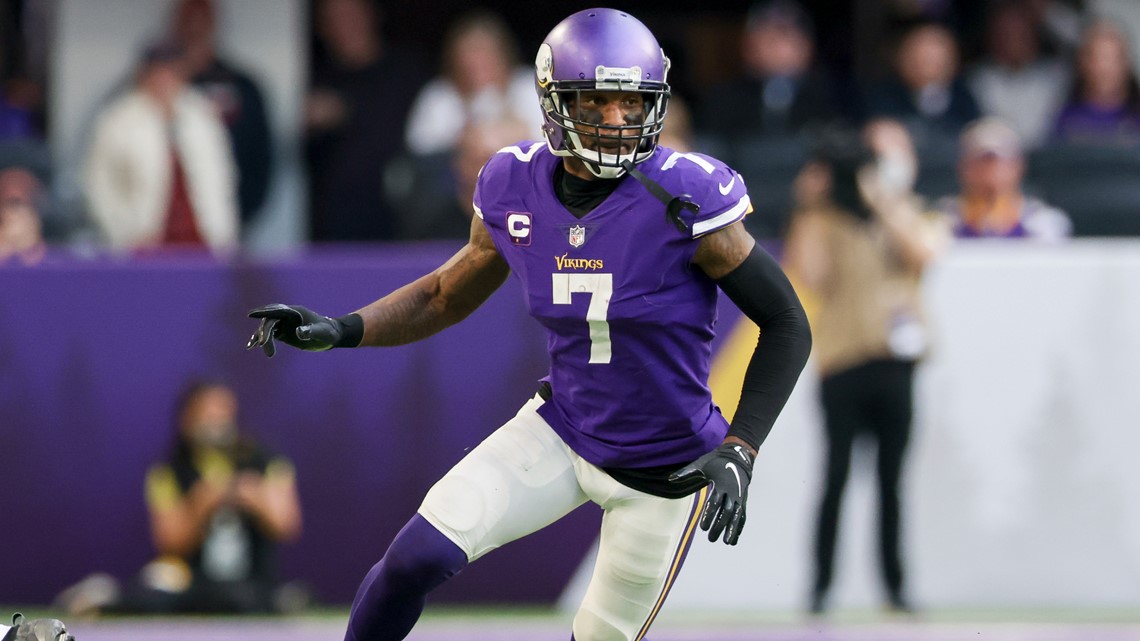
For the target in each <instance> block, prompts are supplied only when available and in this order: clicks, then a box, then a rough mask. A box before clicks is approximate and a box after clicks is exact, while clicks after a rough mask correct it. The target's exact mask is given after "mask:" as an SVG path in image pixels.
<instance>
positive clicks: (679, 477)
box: [669, 443, 752, 545]
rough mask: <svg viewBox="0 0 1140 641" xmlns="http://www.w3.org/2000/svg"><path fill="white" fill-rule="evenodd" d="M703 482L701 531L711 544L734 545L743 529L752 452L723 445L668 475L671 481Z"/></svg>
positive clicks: (739, 447) (730, 445) (731, 444)
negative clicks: (719, 541) (706, 489)
mask: <svg viewBox="0 0 1140 641" xmlns="http://www.w3.org/2000/svg"><path fill="white" fill-rule="evenodd" d="M694 478H699V479H704V480H707V481H708V482H709V484H710V485H711V486H712V487H710V488H709V496H708V499H707V500H706V501H705V506H704V509H703V510H702V512H701V529H702V530H705V531H706V532H708V533H709V541H713V542H715V541H716V540H717V539H718V538H720V533H721V532H724V542H725V543H726V544H728V545H736V541H737V539H739V538H740V531H741V530H743V529H744V503H745V501H747V500H748V483H749V481H751V480H752V453H751V452H749V451H748V448H746V447H744V446H743V445H736V444H733V443H725V444H723V445H721V446H720V447H718V448H716V449H715V450H713V451H711V452H709V453H708V454H705V455H704V456H702V457H700V458H699V459H697V460H695V461H693V462H692V463H690V464H688V465H687V466H685V467H683V468H681V469H679V470H677V471H676V472H673V473H672V474H670V475H669V480H670V481H674V482H683V481H691V480H692V479H694Z"/></svg>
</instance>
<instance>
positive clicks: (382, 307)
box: [355, 217, 510, 346]
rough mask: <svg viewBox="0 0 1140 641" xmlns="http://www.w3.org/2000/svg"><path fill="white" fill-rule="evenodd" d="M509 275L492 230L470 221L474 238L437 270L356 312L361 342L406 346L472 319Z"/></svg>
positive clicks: (475, 220) (480, 222)
mask: <svg viewBox="0 0 1140 641" xmlns="http://www.w3.org/2000/svg"><path fill="white" fill-rule="evenodd" d="M509 273H510V268H509V267H508V266H507V261H505V260H503V257H502V256H500V255H499V252H498V250H497V249H495V244H494V242H492V241H491V234H490V233H488V232H487V228H486V227H484V226H483V221H482V220H481V219H479V218H477V217H476V218H472V219H471V237H470V239H469V240H468V241H467V244H466V245H464V246H463V249H460V250H459V251H458V252H457V253H456V254H455V255H454V256H452V257H451V258H450V259H449V260H448V261H447V262H446V263H444V264H443V265H440V266H439V267H438V268H437V269H436V270H435V271H433V272H431V273H430V274H427V275H425V276H422V277H420V278H419V279H417V280H415V281H412V282H411V283H408V284H407V285H404V286H403V287H401V288H400V289H397V290H396V291H394V292H392V293H391V294H388V295H387V296H385V297H384V298H381V299H380V300H378V301H376V302H374V303H372V304H370V305H368V306H366V307H362V308H361V309H359V310H357V311H356V312H355V313H356V314H358V315H359V316H360V318H361V319H362V320H363V324H364V336H363V338H362V340H361V342H360V345H362V346H363V345H374V346H386V345H404V344H406V343H411V342H414V341H418V340H420V339H423V338H427V337H428V336H431V335H432V334H435V333H436V332H439V331H440V330H442V329H445V328H447V327H450V326H452V325H454V324H456V323H458V322H459V321H461V320H463V319H464V318H467V316H469V315H470V314H471V312H473V311H475V310H476V309H477V308H478V307H479V306H480V305H482V304H483V302H484V301H486V300H487V299H488V298H489V297H490V296H491V294H493V293H494V292H495V290H496V289H498V288H499V286H500V285H502V284H503V281H505V280H506V279H507V275H508V274H509Z"/></svg>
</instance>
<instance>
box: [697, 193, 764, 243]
mask: <svg viewBox="0 0 1140 641" xmlns="http://www.w3.org/2000/svg"><path fill="white" fill-rule="evenodd" d="M751 206H752V201H751V200H749V198H748V194H745V195H744V196H742V197H741V198H740V200H738V201H736V204H735V205H733V206H732V207H731V208H729V209H728V210H726V211H725V212H724V213H721V214H718V215H716V216H713V217H712V218H710V219H708V220H702V221H699V222H697V223H695V224H694V225H693V238H696V237H697V236H702V235H704V234H707V233H709V232H710V231H715V230H717V229H720V228H721V227H727V226H728V225H730V224H732V223H734V222H736V221H738V220H740V219H741V218H744V215H745V214H746V213H748V208H749V207H751Z"/></svg>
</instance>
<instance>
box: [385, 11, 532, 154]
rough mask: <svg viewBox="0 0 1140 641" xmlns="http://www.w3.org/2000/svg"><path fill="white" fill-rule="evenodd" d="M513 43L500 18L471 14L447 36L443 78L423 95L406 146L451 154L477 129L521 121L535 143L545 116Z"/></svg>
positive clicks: (526, 135)
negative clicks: (461, 138) (486, 124)
mask: <svg viewBox="0 0 1140 641" xmlns="http://www.w3.org/2000/svg"><path fill="white" fill-rule="evenodd" d="M515 48H516V46H515V42H514V38H513V37H512V36H511V33H510V30H509V29H508V28H507V25H506V24H505V23H504V22H503V21H502V19H501V18H499V16H497V15H495V14H493V13H488V12H485V11H477V12H474V13H469V14H467V15H465V16H463V17H461V18H460V19H459V20H457V21H456V22H455V23H454V24H453V25H452V26H451V28H450V30H449V31H448V34H447V37H446V38H445V39H444V45H443V73H442V74H441V75H439V76H437V77H436V78H434V79H432V80H431V81H430V82H428V83H427V85H425V86H424V87H423V89H421V90H420V92H419V94H418V95H417V96H416V101H415V103H414V104H413V105H412V111H411V114H410V115H409V117H408V128H407V147H408V149H409V150H411V151H412V153H415V154H420V155H426V154H432V153H440V152H449V151H451V150H452V148H453V147H454V146H455V144H456V142H457V141H458V140H459V136H460V134H461V133H462V132H463V130H464V129H465V128H466V127H467V126H468V125H472V124H476V125H477V124H479V123H482V122H494V121H502V120H507V119H511V120H517V121H518V122H519V123H520V125H521V126H522V127H523V135H522V138H524V139H536V138H538V136H539V132H540V130H541V127H542V111H541V110H540V109H539V106H538V99H537V98H536V97H535V95H534V71H533V70H532V69H531V68H530V67H526V66H522V65H519V64H518V62H517V54H516V52H515Z"/></svg>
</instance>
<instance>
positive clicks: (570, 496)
mask: <svg viewBox="0 0 1140 641" xmlns="http://www.w3.org/2000/svg"><path fill="white" fill-rule="evenodd" d="M542 403H543V400H542V399H541V398H539V397H537V396H536V397H535V398H533V399H531V400H530V401H528V402H527V403H526V405H524V406H523V407H522V409H520V410H519V412H518V414H516V415H515V417H514V418H512V419H511V420H509V421H507V423H506V424H505V425H503V426H502V427H501V428H499V429H498V430H496V431H495V432H494V433H493V434H491V435H490V436H488V437H487V439H486V440H484V441H483V442H482V443H481V444H480V445H479V446H478V447H476V448H475V449H473V450H472V451H471V452H470V453H468V455H467V456H466V457H464V458H463V460H462V461H460V462H459V463H457V464H456V465H455V467H453V468H452V469H451V470H450V471H449V472H448V473H447V474H446V475H444V477H443V478H442V479H440V480H439V482H437V483H436V484H435V485H434V486H433V487H432V488H431V490H429V491H428V493H427V496H426V497H425V498H424V501H423V504H422V505H421V506H420V509H419V513H420V514H421V515H422V516H423V517H424V518H425V519H427V521H428V522H429V523H431V524H432V525H433V526H435V527H436V528H437V529H438V530H439V531H440V532H442V533H443V534H444V535H445V536H446V537H447V538H449V539H451V540H452V541H453V542H454V543H455V544H456V545H458V546H459V547H460V549H462V550H463V551H464V552H466V553H467V558H468V560H469V561H474V560H475V559H478V558H479V557H481V556H483V555H484V554H486V553H487V552H490V551H491V550H494V549H495V548H497V547H499V546H501V545H503V544H506V543H509V542H511V541H513V540H515V539H518V538H521V537H523V536H526V535H527V534H530V533H531V532H535V531H537V530H540V529H542V528H544V527H546V526H547V525H550V524H551V523H553V522H554V521H557V520H558V519H560V518H562V517H563V516H565V515H566V514H568V513H570V512H571V511H572V510H574V509H575V508H577V507H578V506H580V505H582V504H583V503H585V502H586V501H588V500H589V501H593V502H594V503H596V504H598V505H599V506H601V508H602V509H603V510H604V516H603V517H602V530H601V540H600V542H599V549H598V559H597V562H596V563H595V565H594V573H593V577H592V578H591V579H590V586H589V588H588V589H587V591H586V596H585V598H584V599H583V601H582V604H581V605H580V606H579V608H578V612H577V614H576V615H575V617H574V639H575V640H576V641H640V639H641V638H642V637H644V636H645V633H646V632H647V631H648V630H649V625H650V624H651V623H652V622H653V619H654V617H656V616H657V612H658V611H659V610H660V609H661V605H662V604H663V603H664V602H665V597H666V596H667V595H668V593H669V588H670V587H672V585H673V581H674V580H675V579H676V578H677V574H678V572H679V571H680V569H681V564H682V562H683V561H684V557H685V552H686V551H687V550H688V546H689V543H690V542H691V540H692V538H693V535H694V531H695V529H696V525H697V521H698V519H699V516H700V514H699V509H698V507H699V506H700V505H702V504H703V502H704V498H705V496H706V494H707V492H708V490H707V488H706V489H703V490H701V491H700V492H697V493H696V494H694V495H693V496H689V497H685V498H682V499H664V498H660V497H657V496H653V495H651V494H646V493H645V492H639V491H637V490H634V489H632V488H629V487H626V486H625V485H622V484H621V483H618V482H617V481H615V480H614V479H613V478H612V477H610V476H609V475H608V474H606V473H605V472H604V471H602V470H601V469H600V468H598V467H596V466H594V465H592V464H590V463H587V462H586V461H584V460H583V459H582V458H581V457H579V456H578V455H577V454H575V453H574V452H573V451H572V450H571V449H570V448H569V447H568V446H567V445H566V444H565V443H564V442H563V441H562V439H561V438H559V437H558V435H557V434H556V433H555V432H554V430H553V429H551V428H550V426H549V425H547V423H546V421H545V420H543V418H542V417H541V416H539V415H538V413H537V411H536V410H537V409H538V408H539V407H540V406H541V405H542ZM678 467H679V466H678Z"/></svg>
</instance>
